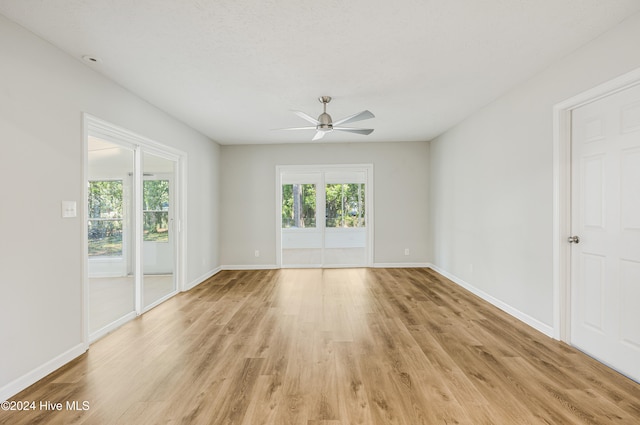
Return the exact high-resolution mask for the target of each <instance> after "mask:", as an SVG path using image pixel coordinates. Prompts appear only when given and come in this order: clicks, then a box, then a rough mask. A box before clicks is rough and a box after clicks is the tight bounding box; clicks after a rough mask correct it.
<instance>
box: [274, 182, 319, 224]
mask: <svg viewBox="0 0 640 425" xmlns="http://www.w3.org/2000/svg"><path fill="white" fill-rule="evenodd" d="M282 227H283V228H291V227H298V228H304V227H312V228H313V227H316V185H315V184H283V185H282Z"/></svg>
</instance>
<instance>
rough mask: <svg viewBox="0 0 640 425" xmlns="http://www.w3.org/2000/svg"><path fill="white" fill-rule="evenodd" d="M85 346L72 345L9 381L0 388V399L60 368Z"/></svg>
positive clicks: (84, 349)
mask: <svg viewBox="0 0 640 425" xmlns="http://www.w3.org/2000/svg"><path fill="white" fill-rule="evenodd" d="M87 348H88V347H87V345H86V344H84V343H80V344H78V345H76V346H75V347H72V348H70V349H69V350H67V351H65V352H64V353H62V354H60V355H59V356H57V357H55V358H53V359H51V360H49V361H48V362H46V363H45V364H43V365H41V366H39V367H37V368H35V369H34V370H32V371H31V372H29V373H27V374H25V375H22V376H21V377H19V378H17V379H15V380H14V381H12V382H9V383H8V384H7V385H5V386H4V387H2V388H0V400H1V401H6V400H8V399H9V398H10V397H13V396H14V395H16V394H18V393H19V392H20V391H22V390H24V389H25V388H27V387H28V386H30V385H33V384H35V383H36V382H38V381H39V380H41V379H42V378H44V377H45V376H47V375H48V374H50V373H51V372H53V371H55V370H57V369H59V368H61V367H62V366H64V365H65V364H67V363H69V362H70V361H71V360H73V359H75V358H76V357H78V356H80V355H82V354H84V352H85V351H87Z"/></svg>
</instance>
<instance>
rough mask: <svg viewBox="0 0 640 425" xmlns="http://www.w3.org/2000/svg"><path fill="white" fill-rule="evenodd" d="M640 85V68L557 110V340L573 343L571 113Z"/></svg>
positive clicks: (554, 330)
mask: <svg viewBox="0 0 640 425" xmlns="http://www.w3.org/2000/svg"><path fill="white" fill-rule="evenodd" d="M638 84H640V68H638V69H635V70H633V71H631V72H628V73H626V74H624V75H621V76H620V77H617V78H614V79H613V80H611V81H607V82H606V83H603V84H600V85H599V86H596V87H594V88H592V89H589V90H587V91H585V92H583V93H580V94H578V95H576V96H573V97H571V98H569V99H567V100H564V101H562V102H560V103H558V104H556V105H555V106H554V107H553V337H554V338H555V339H558V340H561V341H564V342H567V343H570V342H571V335H570V329H571V295H570V294H571V285H570V282H571V281H570V279H571V249H570V244H569V243H568V242H567V238H568V237H569V236H570V235H571V111H572V110H574V109H576V108H579V107H580V106H583V105H585V104H587V103H591V102H594V101H596V100H599V99H601V98H603V97H606V96H609V95H612V94H614V93H617V92H619V91H622V90H625V89H628V88H630V87H633V86H635V85H638Z"/></svg>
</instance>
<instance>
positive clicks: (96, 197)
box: [89, 180, 122, 218]
mask: <svg viewBox="0 0 640 425" xmlns="http://www.w3.org/2000/svg"><path fill="white" fill-rule="evenodd" d="M89 218H122V180H107V181H90V182H89Z"/></svg>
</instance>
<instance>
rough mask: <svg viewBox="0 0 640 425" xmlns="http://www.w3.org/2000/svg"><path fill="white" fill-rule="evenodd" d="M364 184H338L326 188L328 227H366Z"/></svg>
mask: <svg viewBox="0 0 640 425" xmlns="http://www.w3.org/2000/svg"><path fill="white" fill-rule="evenodd" d="M364 192H365V190H364V184H360V183H338V184H328V185H327V186H326V213H327V218H326V220H327V221H326V226H327V227H365V219H364V214H365V211H364Z"/></svg>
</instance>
